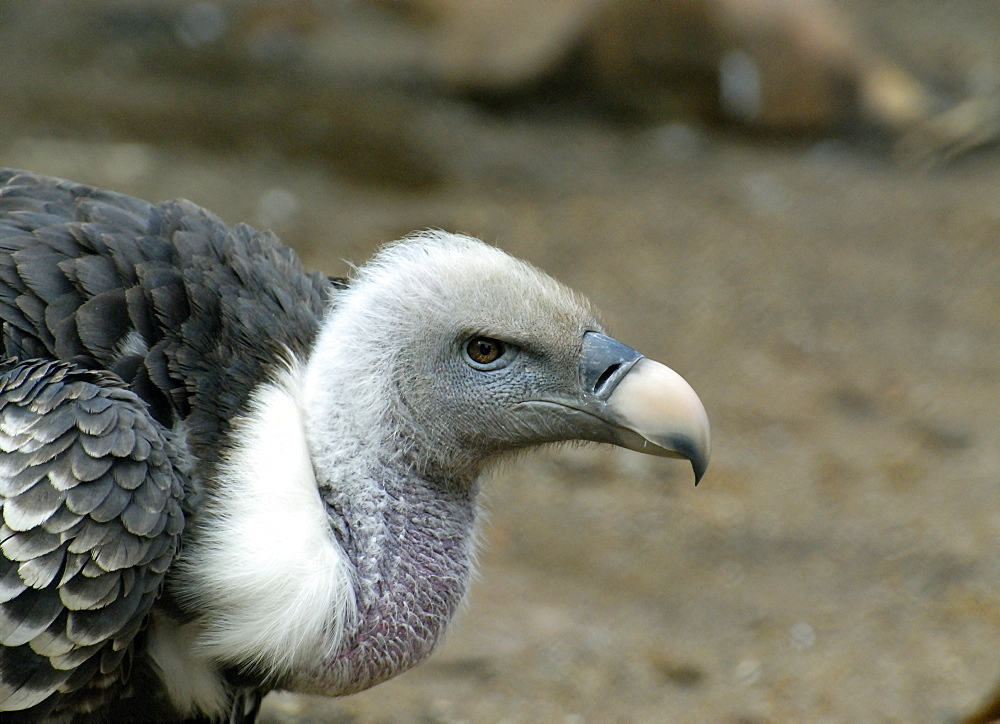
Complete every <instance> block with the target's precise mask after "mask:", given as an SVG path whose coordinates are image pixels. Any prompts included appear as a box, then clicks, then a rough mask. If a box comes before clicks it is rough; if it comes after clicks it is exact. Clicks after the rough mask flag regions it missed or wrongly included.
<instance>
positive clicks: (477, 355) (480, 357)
mask: <svg viewBox="0 0 1000 724" xmlns="http://www.w3.org/2000/svg"><path fill="white" fill-rule="evenodd" d="M516 355H517V347H515V346H514V345H512V344H507V343H506V342H502V341H500V340H499V339H493V338H492V337H473V338H472V339H470V340H469V341H468V342H466V344H465V361H466V362H468V363H469V364H470V365H471V366H472V367H475V368H476V369H477V370H498V369H500V368H501V367H506V366H507V365H508V364H510V361H511V360H512V359H514V357H515V356H516Z"/></svg>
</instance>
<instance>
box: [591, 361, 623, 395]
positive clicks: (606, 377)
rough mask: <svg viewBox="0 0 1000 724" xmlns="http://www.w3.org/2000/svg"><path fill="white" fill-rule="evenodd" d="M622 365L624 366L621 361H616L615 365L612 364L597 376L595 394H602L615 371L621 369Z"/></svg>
mask: <svg viewBox="0 0 1000 724" xmlns="http://www.w3.org/2000/svg"><path fill="white" fill-rule="evenodd" d="M621 367H622V363H621V362H615V363H614V364H613V365H611V366H610V367H608V368H607V369H606V370H604V372H602V373H601V376H600V377H598V378H597V382H596V383H594V394H595V395H597V396H600V395H601V390H603V389H604V386H605V385H606V384H608V382H609V381H610V380H611V378H612V377H614V374H615V372H617V371H618V370H620V369H621Z"/></svg>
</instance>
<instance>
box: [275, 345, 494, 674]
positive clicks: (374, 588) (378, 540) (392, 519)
mask: <svg viewBox="0 0 1000 724" xmlns="http://www.w3.org/2000/svg"><path fill="white" fill-rule="evenodd" d="M325 332H327V333H328V332H329V330H325ZM338 336H339V335H338ZM340 338H341V339H343V338H344V337H340ZM348 338H350V337H348ZM374 356H377V355H373V356H369V355H364V354H359V352H358V349H357V347H355V348H353V349H345V348H344V347H340V346H334V345H324V344H323V339H322V336H321V339H320V340H319V344H318V345H317V349H316V351H315V352H314V355H313V358H312V359H310V361H309V363H308V365H307V367H306V371H305V377H304V380H303V390H302V393H303V394H302V401H303V407H304V411H303V412H304V425H305V430H306V442H307V445H308V447H309V451H310V455H311V457H312V461H313V466H314V470H315V475H316V484H317V487H318V489H319V494H320V498H321V500H322V502H323V505H324V506H325V509H326V513H327V516H328V518H329V523H330V527H331V529H332V531H333V535H334V537H335V539H336V542H337V544H338V545H339V547H340V548H341V549H342V551H343V553H344V554H345V555H346V558H347V560H348V561H349V563H350V567H351V569H352V574H353V576H352V578H353V585H354V594H355V602H356V618H355V621H354V622H353V625H348V626H347V627H345V630H344V633H343V637H342V639H341V642H340V645H339V646H338V647H337V653H336V655H335V656H334V659H333V660H332V661H330V662H328V664H327V666H326V668H325V670H324V671H321V672H315V674H319V677H318V680H316V681H315V684H316V686H313V685H310V683H309V682H308V681H299V682H296V686H295V687H294V688H298V689H315V690H318V691H322V692H325V693H328V694H330V693H337V694H343V693H350V692H354V691H360V690H362V689H365V688H367V687H369V686H372V685H374V684H377V683H379V682H380V681H384V680H386V679H388V678H391V677H392V676H395V675H396V674H398V673H400V672H401V671H404V670H406V669H408V668H409V667H411V666H413V665H414V664H416V663H418V662H420V661H421V660H423V659H424V658H426V657H427V656H428V655H429V654H430V652H431V650H432V649H433V647H434V645H435V644H436V643H437V641H438V639H439V638H440V636H441V634H442V633H443V631H444V629H445V627H446V625H447V623H448V622H449V621H450V620H451V618H452V616H453V615H454V614H455V612H456V610H457V609H458V607H459V605H460V603H461V601H462V598H463V596H464V593H465V590H466V587H467V584H468V581H469V579H470V578H471V576H472V567H473V554H474V550H473V549H474V542H473V537H474V529H475V519H476V508H475V496H476V484H475V479H476V477H478V472H479V471H478V470H471V469H469V468H467V467H464V466H463V468H462V471H461V473H454V474H451V475H449V474H446V473H443V472H442V471H441V469H440V466H439V465H436V464H433V463H432V462H431V461H432V460H434V459H436V456H435V455H433V454H428V453H429V452H430V451H428V450H426V449H425V448H426V447H427V446H428V445H429V444H430V443H429V442H427V441H423V440H422V439H421V437H420V435H419V434H418V431H416V430H413V429H412V426H411V425H408V424H407V420H406V418H407V415H406V411H405V408H404V407H403V406H401V405H400V404H397V403H398V400H396V399H394V396H395V394H396V391H395V389H394V387H393V385H392V383H391V375H390V374H388V371H387V370H383V369H380V366H379V363H378V362H374V361H372V359H373V357H374ZM307 677H309V678H311V675H310V674H307ZM331 684H333V687H332V688H333V689H335V690H333V691H332V690H331Z"/></svg>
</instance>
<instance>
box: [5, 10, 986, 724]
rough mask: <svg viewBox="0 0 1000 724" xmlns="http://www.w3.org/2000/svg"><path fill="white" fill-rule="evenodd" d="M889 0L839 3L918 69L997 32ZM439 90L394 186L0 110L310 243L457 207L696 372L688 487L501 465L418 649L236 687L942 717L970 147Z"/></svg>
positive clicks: (449, 717) (466, 220) (109, 167)
mask: <svg viewBox="0 0 1000 724" xmlns="http://www.w3.org/2000/svg"><path fill="white" fill-rule="evenodd" d="M905 5H906V4H905V3H903V4H900V3H884V4H879V6H878V7H869V4H868V3H860V2H850V3H844V7H845V8H847V9H848V10H849V11H850V12H852V13H854V15H855V16H856V17H858V18H859V19H860V20H861V21H863V22H864V23H866V27H868V28H869V29H871V30H872V31H873V32H874V34H875V35H876V36H877V37H879V38H880V39H881V40H882V41H883V42H885V43H887V44H888V45H889V46H890V47H891V48H892V49H893V51H894V52H896V53H897V54H898V55H899V56H900V57H901V58H902V59H903V60H905V61H907V62H909V63H911V64H915V65H918V66H920V68H919V69H927V68H937V69H938V70H939V72H940V73H941V74H942V75H945V74H947V73H951V74H956V73H959V74H960V71H964V70H968V69H969V68H971V67H972V65H973V61H975V62H987V63H993V64H994V65H1000V31H998V29H1000V12H998V7H997V5H996V4H995V3H986V2H963V3H954V4H952V3H932V2H922V3H912V4H911V6H912V7H911V9H909V10H906V9H905V7H903V6H905ZM952 5H954V6H955V10H954V12H952V11H951V10H950V8H951V6H952ZM921 10H922V11H923V13H921V12H920V11H921ZM973 51H975V52H973ZM963 64H964V65H963ZM969 72H971V71H969ZM441 119H443V120H442V121H441V124H442V125H441V126H440V139H443V140H441V142H440V144H439V145H437V146H436V147H435V148H438V149H445V150H446V153H444V154H443V155H442V156H441V157H440V158H438V161H439V162H440V164H441V167H442V168H444V169H445V173H444V174H443V181H442V182H441V183H438V184H436V185H434V186H433V187H430V188H421V189H419V190H410V189H405V188H399V187H392V186H389V185H380V184H371V183H369V184H358V183H356V182H355V181H353V180H352V179H351V178H350V177H349V176H347V175H344V174H341V173H339V172H338V171H337V170H336V169H331V168H330V167H328V166H327V165H325V164H322V163H316V162H310V161H309V160H308V159H306V160H303V159H295V160H290V159H288V158H286V157H284V156H282V155H281V154H276V153H271V152H269V151H267V150H262V151H241V152H239V153H225V152H206V151H203V150H199V149H198V148H196V147H192V146H181V147H169V146H156V145H152V144H149V143H138V142H133V141H130V140H128V139H120V138H100V137H94V136H93V135H87V136H76V135H74V134H73V133H72V132H68V131H66V132H62V133H45V132H40V131H38V129H37V127H36V126H35V125H33V124H32V123H31V122H30V121H26V122H23V123H11V124H10V125H8V126H7V127H6V128H5V129H4V130H3V131H0V162H2V164H3V165H8V166H15V167H22V168H29V169H31V170H34V171H38V172H43V173H49V174H54V175H59V176H65V177H71V178H73V179H75V180H80V181H86V182H90V183H94V184H97V185H101V186H106V187H111V188H115V189H117V190H121V191H125V192H129V193H133V194H136V195H139V196H142V197H144V198H147V199H150V200H162V199H166V198H173V197H186V198H189V199H192V200H194V201H196V202H197V203H200V204H202V205H204V206H207V207H209V208H211V209H213V210H215V211H216V212H217V213H219V214H220V215H222V216H223V217H224V218H225V219H226V220H228V221H230V222H234V223H235V222H238V221H247V222H249V223H251V224H254V225H256V226H260V227H269V228H272V229H274V230H275V231H276V232H277V233H278V234H279V235H280V236H282V238H284V239H285V240H286V241H287V242H289V243H290V244H292V245H294V246H295V247H296V248H297V249H299V251H300V252H301V254H302V255H303V257H304V258H305V259H306V261H307V262H308V263H309V264H310V265H313V266H317V267H320V268H323V269H325V270H327V271H329V272H330V273H335V274H343V273H346V272H347V270H348V266H347V263H346V262H355V263H360V262H362V261H363V260H364V259H366V258H367V257H368V256H369V255H370V254H371V253H372V251H373V250H374V249H375V248H377V246H378V245H379V244H381V243H383V242H386V241H390V240H392V239H395V238H398V237H400V236H401V235H403V234H405V233H406V232H408V231H410V230H413V229H420V228H426V227H441V228H445V229H450V230H456V231H462V232H466V233H470V234H473V235H476V236H479V237H481V238H483V239H486V240H488V241H490V242H494V243H497V244H499V245H500V246H501V247H503V248H504V249H506V250H508V251H510V252H512V253H514V254H516V255H518V256H522V257H524V258H526V259H528V260H530V261H532V262H533V263H535V264H536V265H538V266H540V267H542V268H543V269H545V270H547V271H548V272H550V273H551V274H553V275H554V276H556V277H557V278H559V279H561V280H562V281H564V282H566V283H567V284H569V285H571V286H573V287H575V288H577V289H578V290H580V291H582V292H584V293H585V294H587V295H588V296H589V297H590V298H591V299H592V300H593V301H594V302H595V303H596V305H597V306H598V307H599V308H600V309H602V310H603V312H604V314H605V318H606V321H607V324H608V326H609V328H610V329H611V330H612V331H613V332H614V333H615V334H616V336H618V337H619V338H620V339H622V340H623V341H625V342H627V343H630V344H632V345H633V346H635V347H637V348H639V349H640V350H643V351H644V352H645V353H647V354H648V355H649V356H651V357H653V358H656V359H658V360H660V361H663V362H665V363H666V364H668V365H670V366H671V367H673V368H674V369H676V370H678V371H679V372H681V373H682V374H683V375H684V376H685V377H686V378H687V379H688V381H689V382H691V384H692V385H693V386H694V387H695V388H696V389H697V390H698V391H699V393H700V394H701V396H702V399H703V400H704V402H705V405H706V407H707V409H708V411H709V415H710V417H711V420H712V423H713V433H714V453H713V460H712V464H711V467H710V468H709V471H708V474H707V476H706V477H705V479H704V481H703V482H702V484H701V485H700V486H699V487H697V488H694V487H693V486H692V485H691V478H690V470H689V469H688V468H687V467H686V466H685V465H684V464H681V463H680V462H677V461H670V460H662V459H653V458H648V457H645V456H641V455H637V454H632V453H628V452H624V451H618V450H611V449H604V448H600V447H596V446H593V447H565V448H558V449H550V450H544V451H541V452H540V453H538V454H536V455H533V456H531V457H528V458H525V459H524V460H521V461H518V462H517V463H516V464H512V465H510V466H509V467H506V468H505V469H502V470H499V471H497V472H496V474H494V475H493V476H492V478H491V480H490V481H489V483H488V484H487V485H486V498H487V500H486V503H487V507H488V509H489V516H488V520H487V521H486V523H485V525H484V526H483V530H482V553H481V566H480V569H481V574H480V577H479V579H478V580H477V581H476V582H475V584H474V585H473V587H472V590H471V593H470V595H469V598H468V606H467V607H466V610H465V611H464V612H463V614H462V615H461V617H460V618H459V619H458V620H457V621H456V623H455V624H454V626H453V628H452V630H451V632H450V635H449V636H448V638H447V640H446V642H445V643H444V645H443V646H442V647H441V648H440V649H439V650H438V652H436V654H435V655H434V656H433V657H432V658H431V659H430V661H429V662H427V663H426V664H424V665H422V666H420V667H418V668H417V669H415V670H413V671H412V672H410V673H407V674H405V675H403V676H401V677H399V678H398V679H396V680H394V681H391V682H389V683H386V684H384V685H381V686H379V687H376V688H375V689H373V690H371V691H369V692H366V693H363V694H361V695H357V696H353V697H349V698H345V699H341V700H326V699H321V698H311V697H295V696H290V695H272V696H270V697H269V698H268V700H267V702H266V705H265V709H264V714H263V717H262V718H263V721H266V722H323V721H333V722H408V721H425V722H452V721H482V722H499V721H564V722H577V721H623V722H625V721H674V722H707V721H719V722H784V721H810V722H861V721H867V722H889V721H893V722H895V721H898V722H952V721H957V720H958V719H959V718H960V717H961V716H962V715H963V714H967V713H968V712H970V711H972V710H973V709H974V708H975V707H976V706H977V705H978V704H979V703H980V702H981V701H983V700H984V699H985V698H986V697H987V696H988V694H989V692H990V691H991V690H992V689H993V687H994V686H995V685H996V684H997V682H998V681H1000V656H998V650H1000V155H998V152H997V151H996V149H986V150H984V151H981V152H979V153H977V154H974V155H971V156H968V157H965V158H962V159H959V160H958V161H956V162H953V163H951V164H947V165H940V166H935V167H930V168H928V167H920V168H913V167H910V166H905V165H900V164H898V163H896V162H895V161H893V159H892V158H891V154H889V153H886V152H885V149H884V148H881V147H873V146H877V144H870V143H867V142H864V141H858V140H857V139H854V138H850V137H848V138H844V137H843V136H838V135H835V134H832V133H830V134H822V133H821V134H818V135H816V136H814V137H810V138H806V139H803V138H796V139H781V138H774V137H768V138H760V137H755V136H752V135H751V136H747V135H744V134H741V133H735V132H732V131H730V130H727V129H719V128H711V127H708V126H704V125H701V124H699V123H696V122H688V121H686V120H684V119H681V120H668V121H664V122H660V123H652V124H639V125H629V126H622V125H619V124H616V123H612V122H610V121H607V120H605V119H602V118H600V117H596V116H590V115H588V114H586V113H579V112H575V111H574V112H572V113H570V112H567V113H565V114H563V113H559V112H558V111H553V110H551V109H550V110H548V111H546V112H542V113H525V114H519V113H510V112H503V113H494V112H488V111H486V110H483V109H481V108H477V107H476V106H472V105H462V106H461V107H460V108H459V109H458V110H455V111H448V112H447V113H444V114H442V115H441Z"/></svg>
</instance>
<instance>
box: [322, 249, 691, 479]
mask: <svg viewBox="0 0 1000 724" xmlns="http://www.w3.org/2000/svg"><path fill="white" fill-rule="evenodd" d="M348 340H349V341H348ZM345 372H347V373H348V374H349V376H350V378H351V379H353V380H355V385H354V386H353V387H357V386H358V385H357V381H359V380H364V381H365V384H364V387H365V388H366V389H368V390H370V392H371V398H370V399H364V400H357V401H356V402H358V403H359V405H360V407H361V408H362V411H363V412H364V413H368V414H371V415H373V416H374V417H373V418H372V419H371V420H370V423H371V429H372V430H375V431H378V432H379V433H380V434H383V435H385V436H386V437H387V438H389V439H390V440H391V441H392V444H391V445H390V446H389V448H384V447H382V446H373V448H372V449H392V450H397V451H399V452H403V451H406V452H408V453H409V455H410V462H411V463H412V464H413V465H414V466H415V469H416V471H417V472H418V473H420V474H423V475H428V476H432V477H437V478H439V479H441V480H447V481H450V482H456V483H457V482H462V483H464V484H471V483H472V482H474V480H475V479H476V477H477V476H478V474H479V473H480V471H481V469H482V467H483V466H484V465H485V464H487V463H489V462H490V461H493V460H495V459H496V458H498V457H501V456H503V455H505V454H508V453H511V452H514V451H517V450H521V449H523V448H526V447H530V446H535V445H539V444H542V443H549V442H558V441H565V440H592V441H596V442H605V443H612V444H616V445H620V446H622V447H626V448H629V449H632V450H638V451H640V452H645V453H650V454H654V455H664V456H669V457H678V458H686V459H687V460H689V461H690V463H691V465H692V467H693V468H694V475H695V482H697V481H698V480H700V479H701V477H702V475H703V474H704V471H705V468H706V466H707V464H708V457H709V425H708V418H707V416H706V414H705V410H704V408H703V407H702V404H701V402H700V400H699V399H698V396H697V395H696V394H695V392H694V391H693V390H692V389H691V387H690V386H689V385H688V384H687V383H686V382H685V381H684V380H683V379H682V378H681V377H680V376H679V375H678V374H677V373H675V372H673V371H672V370H670V369H669V368H668V367H665V366H663V365H661V364H659V363H657V362H653V361H651V360H649V359H646V358H645V357H643V356H642V355H641V354H640V353H638V352H636V351H635V350H633V349H631V348H629V347H627V346H626V345H624V344H622V343H620V342H618V341H617V340H615V339H613V338H611V337H609V336H607V335H606V334H605V332H604V329H603V327H602V325H601V324H600V322H599V321H598V320H597V316H596V314H595V312H594V310H593V309H592V308H591V306H590V304H589V302H588V301H587V300H586V299H584V298H583V297H581V296H580V295H579V294H576V293H575V292H573V291H571V290H570V289H568V288H566V287H565V286H563V285H562V284H560V283H558V282H556V281H555V280H553V279H552V278H551V277H549V276H547V275H546V274H544V273H542V272H541V271H539V270H538V269H536V268H534V267H532V266H531V265H529V264H527V263H526V262H523V261H520V260H518V259H515V258H513V257H511V256H509V255H507V254H506V253H504V252H502V251H500V250H499V249H496V248H495V247H491V246H487V245H485V244H483V243H482V242H479V241H476V240H474V239H470V238H468V237H463V236H458V235H454V234H446V233H425V234H423V235H420V236H417V237H411V238H409V239H407V240H405V241H403V242H400V243H397V244H395V245H390V246H388V247H387V248H385V249H383V250H382V252H381V253H380V254H379V255H378V256H376V257H375V258H374V259H373V260H372V261H371V262H369V263H368V264H367V265H366V266H364V267H363V268H362V269H361V270H360V271H359V274H358V276H357V278H356V279H355V280H354V281H353V282H352V284H351V287H350V288H349V289H348V290H347V291H346V292H345V293H344V294H343V295H342V296H341V297H339V298H338V300H337V303H336V305H335V306H334V307H333V308H332V309H331V310H330V313H329V317H328V319H327V320H326V324H325V325H324V327H323V330H322V332H321V334H320V338H319V340H318V343H317V345H316V349H315V351H314V353H313V356H312V358H311V359H310V360H309V364H308V372H307V387H308V392H307V394H306V399H307V400H308V405H309V407H308V409H307V415H308V421H307V425H308V428H309V432H310V435H311V436H312V439H313V444H314V445H317V446H319V447H322V446H323V440H324V439H335V438H336V436H331V435H330V434H329V433H328V432H326V431H329V430H334V429H338V425H339V424H340V420H339V418H340V416H341V415H342V414H343V405H344V400H343V399H342V398H343V392H342V390H343V389H344V388H343V387H341V386H339V385H331V384H330V382H329V381H330V378H331V377H335V376H340V375H343V374H344V373H345Z"/></svg>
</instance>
